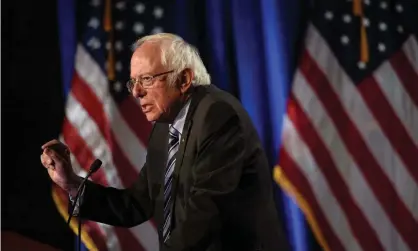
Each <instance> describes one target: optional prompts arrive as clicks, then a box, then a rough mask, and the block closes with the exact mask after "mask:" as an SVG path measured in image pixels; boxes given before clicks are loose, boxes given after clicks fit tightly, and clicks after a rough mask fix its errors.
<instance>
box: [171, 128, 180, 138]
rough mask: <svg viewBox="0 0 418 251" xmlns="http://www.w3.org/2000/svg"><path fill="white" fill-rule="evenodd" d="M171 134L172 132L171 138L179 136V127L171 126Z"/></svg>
mask: <svg viewBox="0 0 418 251" xmlns="http://www.w3.org/2000/svg"><path fill="white" fill-rule="evenodd" d="M169 134H170V137H171V138H176V139H177V138H178V137H179V134H180V133H179V131H177V129H176V128H174V127H173V126H170V129H169Z"/></svg>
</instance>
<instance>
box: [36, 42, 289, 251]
mask: <svg viewBox="0 0 418 251" xmlns="http://www.w3.org/2000/svg"><path fill="white" fill-rule="evenodd" d="M134 49H135V50H134V53H133V55H132V58H131V80H130V81H129V82H128V84H127V86H128V89H129V91H130V92H131V93H132V95H133V96H134V97H135V98H138V99H139V100H140V104H141V107H142V111H143V112H144V114H145V115H146V117H147V119H148V120H149V121H151V122H155V123H154V125H153V129H152V132H151V135H150V138H149V143H148V151H147V158H146V163H145V165H144V167H143V168H142V170H141V172H140V174H139V177H138V179H137V181H136V182H135V183H134V184H133V185H132V186H131V187H129V188H127V189H116V188H111V187H103V186H101V185H99V184H94V183H93V182H90V181H89V182H87V184H86V187H85V190H84V191H83V199H82V200H81V203H79V204H80V205H79V206H80V209H81V211H80V213H81V215H80V216H81V217H83V218H86V219H89V220H93V221H97V222H103V223H107V224H110V225H115V226H124V227H132V226H135V225H138V224H141V223H143V222H145V221H147V220H148V219H150V218H151V217H153V218H154V220H155V222H156V224H157V226H158V233H159V241H160V249H161V250H178V251H185V250H199V251H201V250H202V251H215V250H216V251H218V250H233V251H235V250H239V251H243V250H271V251H278V250H288V249H287V244H286V241H285V239H284V236H283V233H282V231H281V230H280V222H279V220H278V216H277V212H276V209H275V204H274V201H273V194H272V186H271V184H272V183H271V169H270V167H269V164H268V162H267V159H266V156H265V153H264V151H263V149H262V147H261V144H260V141H259V139H258V136H257V132H256V130H255V129H254V126H253V124H252V123H251V120H250V118H249V116H248V115H247V113H246V111H245V110H244V109H243V107H242V106H241V104H240V103H239V102H238V101H237V100H236V99H235V98H234V97H233V96H232V95H229V94H228V93H226V92H224V91H221V90H220V89H217V88H216V87H214V86H212V85H211V84H210V77H209V75H208V73H207V71H206V69H205V67H204V65H203V63H202V61H201V59H200V57H199V55H198V52H197V51H196V50H195V49H194V47H192V46H191V45H189V44H188V43H186V42H185V41H184V40H182V39H181V38H179V37H177V36H175V35H172V34H157V35H151V36H146V37H144V38H142V39H140V40H139V41H138V42H137V43H136V44H135V48H134ZM57 146H61V148H63V149H67V148H66V146H64V145H62V144H61V143H60V142H58V141H56V140H53V141H50V142H48V143H46V144H45V145H44V146H42V148H43V149H44V152H43V154H42V156H41V161H42V163H43V165H44V166H45V167H46V168H47V169H48V173H49V175H50V177H51V179H52V180H53V181H54V182H55V183H57V184H58V185H59V186H60V187H61V188H63V189H64V190H66V191H67V192H68V193H69V195H70V199H71V198H74V196H75V194H76V191H77V188H78V187H79V185H80V183H81V180H82V178H81V177H78V176H76V175H75V174H74V172H73V171H72V167H71V164H70V160H69V152H68V150H66V152H62V151H57V150H56V149H58V148H59V147H58V148H57Z"/></svg>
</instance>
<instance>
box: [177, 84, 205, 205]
mask: <svg viewBox="0 0 418 251" xmlns="http://www.w3.org/2000/svg"><path fill="white" fill-rule="evenodd" d="M205 93H206V87H204V86H198V87H196V90H195V92H194V93H193V95H192V99H191V102H190V107H189V111H188V112H187V115H186V120H185V123H184V127H183V132H182V135H181V141H180V147H179V150H178V152H177V154H176V165H175V166H174V173H173V186H172V189H171V198H172V199H173V203H172V205H171V206H172V210H173V209H174V205H175V202H176V194H177V189H178V183H179V174H180V170H181V167H182V163H183V158H184V151H185V149H186V146H187V143H188V141H189V134H190V129H191V128H192V125H193V116H194V112H195V110H196V107H197V105H198V104H199V102H200V100H201V99H202V98H203V96H204V94H205Z"/></svg>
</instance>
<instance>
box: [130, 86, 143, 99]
mask: <svg viewBox="0 0 418 251" xmlns="http://www.w3.org/2000/svg"><path fill="white" fill-rule="evenodd" d="M146 94H147V92H146V90H145V89H144V87H142V86H141V85H140V84H136V85H134V87H133V88H132V95H133V96H134V97H135V98H142V97H144V96H145V95H146Z"/></svg>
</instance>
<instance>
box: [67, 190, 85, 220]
mask: <svg viewBox="0 0 418 251" xmlns="http://www.w3.org/2000/svg"><path fill="white" fill-rule="evenodd" d="M85 188H86V186H83V189H82V190H81V193H80V196H78V200H77V203H75V206H74V199H75V198H73V197H72V196H71V194H68V198H69V199H70V201H71V205H72V206H73V207H74V211H73V216H78V213H79V212H80V205H81V203H82V202H83V196H84V190H85Z"/></svg>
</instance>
